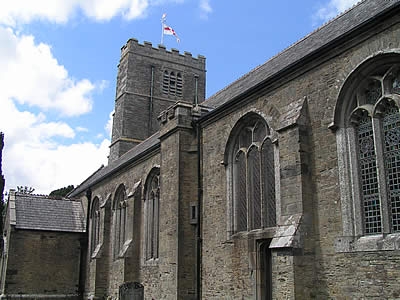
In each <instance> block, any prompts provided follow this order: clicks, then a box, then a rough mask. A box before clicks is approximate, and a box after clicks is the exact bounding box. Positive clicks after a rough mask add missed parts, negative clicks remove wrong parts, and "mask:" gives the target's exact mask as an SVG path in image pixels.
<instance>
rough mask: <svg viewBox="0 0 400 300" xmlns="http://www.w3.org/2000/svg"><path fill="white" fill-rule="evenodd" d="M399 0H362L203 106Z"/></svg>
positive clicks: (259, 79)
mask: <svg viewBox="0 0 400 300" xmlns="http://www.w3.org/2000/svg"><path fill="white" fill-rule="evenodd" d="M399 4H400V0H386V1H385V0H378V1H377V0H364V1H361V2H359V3H358V4H357V5H355V6H353V7H352V8H351V9H349V10H347V11H345V12H344V13H342V14H341V15H339V16H338V17H336V18H335V19H333V20H331V21H330V22H328V23H326V24H325V25H323V26H321V27H320V28H318V29H317V30H315V31H314V32H312V33H310V34H309V35H307V36H305V37H304V38H302V39H301V40H299V41H298V42H296V43H294V44H293V45H291V46H290V47H288V48H286V49H285V50H283V51H282V52H281V53H279V54H277V55H276V56H274V57H272V58H271V59H269V60H268V61H267V62H266V63H264V64H262V65H260V66H258V67H256V68H255V69H253V70H252V71H250V72H249V73H247V74H245V75H244V76H242V77H241V78H239V79H238V80H236V81H234V82H233V83H231V84H230V85H228V86H227V87H225V88H224V89H222V90H220V91H219V92H217V93H216V94H214V95H212V96H211V97H210V98H208V99H207V100H206V101H204V102H203V105H206V106H210V107H214V108H217V107H219V106H221V105H222V104H224V103H226V102H229V100H231V99H233V98H235V97H237V96H240V95H241V94H243V93H244V92H246V91H247V90H249V89H250V88H252V87H254V86H257V85H258V84H261V83H262V82H264V81H266V80H268V79H271V78H273V77H274V76H275V75H277V74H279V73H280V72H282V71H283V70H285V69H288V68H290V67H292V66H294V65H295V64H296V63H298V62H300V61H301V60H303V59H305V58H306V57H308V56H310V55H312V54H314V53H316V52H317V51H320V50H321V49H322V48H324V47H326V46H328V45H330V44H331V43H333V42H335V41H336V40H338V39H340V38H341V37H343V36H345V35H346V34H348V33H350V32H352V31H354V30H355V29H357V28H359V27H360V26H362V25H364V24H365V23H368V22H369V21H371V20H372V19H374V18H375V17H376V16H378V15H380V14H382V13H384V12H385V11H388V10H390V9H392V8H394V7H396V6H399Z"/></svg>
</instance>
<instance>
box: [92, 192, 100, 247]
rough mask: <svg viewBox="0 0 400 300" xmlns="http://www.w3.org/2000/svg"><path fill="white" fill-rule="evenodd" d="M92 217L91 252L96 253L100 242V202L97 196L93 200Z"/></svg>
mask: <svg viewBox="0 0 400 300" xmlns="http://www.w3.org/2000/svg"><path fill="white" fill-rule="evenodd" d="M90 218H91V235H90V252H91V253H92V254H94V252H95V250H96V248H97V246H98V245H99V244H100V204H99V199H98V198H97V197H96V198H94V200H93V204H92V211H91V214H90Z"/></svg>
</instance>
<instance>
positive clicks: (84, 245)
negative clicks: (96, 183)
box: [78, 188, 92, 299]
mask: <svg viewBox="0 0 400 300" xmlns="http://www.w3.org/2000/svg"><path fill="white" fill-rule="evenodd" d="M86 198H87V199H88V205H87V211H86V230H85V233H84V236H83V237H82V238H81V239H80V246H81V253H80V266H79V287H78V292H79V296H80V299H83V294H84V292H85V283H86V254H87V250H88V244H89V217H90V206H91V202H92V190H91V189H90V188H88V189H87V190H86Z"/></svg>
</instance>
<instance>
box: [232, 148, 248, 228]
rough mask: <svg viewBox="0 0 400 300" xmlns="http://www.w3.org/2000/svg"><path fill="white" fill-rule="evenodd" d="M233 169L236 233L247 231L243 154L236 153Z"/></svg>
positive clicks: (244, 158)
mask: <svg viewBox="0 0 400 300" xmlns="http://www.w3.org/2000/svg"><path fill="white" fill-rule="evenodd" d="M234 168H235V170H234V171H235V184H234V188H235V189H234V196H235V217H236V231H237V232H239V231H246V230H247V200H246V156H245V154H244V153H243V152H239V153H238V155H237V157H236V162H235V165H234Z"/></svg>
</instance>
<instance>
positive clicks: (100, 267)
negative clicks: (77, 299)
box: [82, 151, 160, 297]
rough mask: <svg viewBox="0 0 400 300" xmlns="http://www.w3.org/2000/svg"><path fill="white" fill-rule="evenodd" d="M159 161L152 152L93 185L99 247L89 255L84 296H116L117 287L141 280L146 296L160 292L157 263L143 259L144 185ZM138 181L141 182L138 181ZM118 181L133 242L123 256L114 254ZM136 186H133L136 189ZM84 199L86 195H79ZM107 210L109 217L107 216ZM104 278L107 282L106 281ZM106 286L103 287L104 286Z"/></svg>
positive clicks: (157, 156)
mask: <svg viewBox="0 0 400 300" xmlns="http://www.w3.org/2000/svg"><path fill="white" fill-rule="evenodd" d="M159 164H160V154H159V152H157V151H156V152H154V153H153V154H151V155H150V156H149V157H147V158H146V159H145V160H144V161H142V162H138V163H137V164H135V165H131V166H129V167H128V168H125V169H124V170H121V171H119V172H117V173H116V174H114V175H112V176H110V177H109V178H107V179H106V180H104V181H103V182H100V183H99V184H97V185H95V186H94V187H92V198H94V197H98V198H99V199H100V214H101V223H102V224H104V225H102V227H101V235H102V236H101V238H100V240H101V241H102V243H103V244H102V248H101V251H100V252H99V254H98V255H97V256H96V257H95V258H92V257H91V254H90V253H89V254H88V257H87V265H88V266H89V268H88V270H87V278H88V281H87V283H86V295H87V296H91V295H92V296H96V297H102V296H104V295H105V294H106V295H110V296H113V297H117V295H118V289H119V286H120V285H121V284H122V283H124V282H128V281H132V282H133V281H134V282H140V283H142V284H143V285H144V291H145V297H147V296H146V295H148V294H149V295H155V294H157V293H159V291H160V286H159V279H158V278H159V271H158V266H148V265H146V263H145V260H144V251H142V250H143V249H142V246H143V245H144V242H145V241H144V238H145V234H144V223H143V222H144V221H145V220H144V216H143V214H142V212H143V209H144V202H143V197H142V190H143V185H144V183H145V181H146V178H147V176H148V174H149V173H150V171H151V169H152V168H154V167H155V166H159ZM139 182H140V184H138V183H139ZM120 184H124V185H125V188H126V194H127V196H128V200H127V213H128V219H129V220H130V221H131V222H130V223H129V225H128V226H127V227H128V228H127V230H128V232H129V233H128V236H129V235H131V237H132V242H131V244H130V246H129V248H128V251H127V252H126V254H125V256H124V257H123V258H116V259H115V258H114V256H113V251H114V249H113V240H114V239H113V234H114V228H113V211H112V201H113V199H114V196H115V192H116V190H117V188H118V187H119V186H120ZM135 188H136V189H135ZM82 197H83V198H84V197H85V196H82ZM107 213H108V217H107V218H106V215H107ZM105 281H106V282H105ZM104 285H106V287H104Z"/></svg>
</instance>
